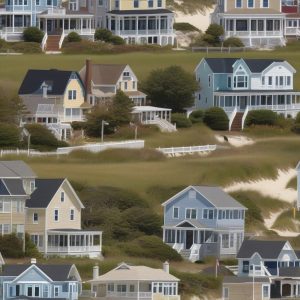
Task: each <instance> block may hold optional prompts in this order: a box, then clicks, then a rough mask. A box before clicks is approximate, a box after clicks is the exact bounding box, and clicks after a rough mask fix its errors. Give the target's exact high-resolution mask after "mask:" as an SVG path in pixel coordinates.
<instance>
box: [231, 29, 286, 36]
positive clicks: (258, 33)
mask: <svg viewBox="0 0 300 300" xmlns="http://www.w3.org/2000/svg"><path fill="white" fill-rule="evenodd" d="M231 36H237V37H282V36H283V31H280V30H274V31H226V37H231Z"/></svg>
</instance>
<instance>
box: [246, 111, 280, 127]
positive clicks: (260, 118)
mask: <svg viewBox="0 0 300 300" xmlns="http://www.w3.org/2000/svg"><path fill="white" fill-rule="evenodd" d="M277 120H278V115H277V114H276V113H275V112H273V111H272V110H267V109H261V110H252V111H250V112H249V113H248V115H247V117H246V121H245V124H246V126H251V125H269V126H274V125H276V122H277Z"/></svg>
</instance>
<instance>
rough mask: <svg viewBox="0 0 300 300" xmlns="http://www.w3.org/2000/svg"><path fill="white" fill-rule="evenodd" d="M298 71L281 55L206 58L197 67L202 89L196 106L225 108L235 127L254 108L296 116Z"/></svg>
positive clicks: (299, 101)
mask: <svg viewBox="0 0 300 300" xmlns="http://www.w3.org/2000/svg"><path fill="white" fill-rule="evenodd" d="M295 73H296V70H295V68H294V67H293V66H292V65H291V64H290V63H289V62H287V61H286V60H282V59H270V58H267V59H245V58H203V59H202V60H201V61H200V63H199V64H198V65H197V67H196V69H195V77H196V80H197V81H198V82H199V90H198V92H196V94H195V107H194V108H193V109H207V108H210V107H220V108H222V109H224V111H225V112H226V113H227V115H228V117H229V120H230V122H229V128H230V129H232V130H233V129H234V130H240V129H242V128H243V127H244V123H245V120H246V117H247V114H248V112H249V111H251V110H257V109H269V110H272V111H274V112H276V113H278V114H281V115H284V116H285V117H288V116H291V117H295V116H296V115H297V113H298V112H299V111H300V92H298V91H295V90H294V75H295Z"/></svg>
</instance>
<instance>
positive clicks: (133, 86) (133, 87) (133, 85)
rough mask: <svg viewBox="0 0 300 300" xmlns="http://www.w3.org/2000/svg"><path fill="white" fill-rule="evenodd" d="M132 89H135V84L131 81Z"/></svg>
mask: <svg viewBox="0 0 300 300" xmlns="http://www.w3.org/2000/svg"><path fill="white" fill-rule="evenodd" d="M132 89H133V90H135V89H136V83H135V81H132Z"/></svg>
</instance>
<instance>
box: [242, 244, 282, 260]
mask: <svg viewBox="0 0 300 300" xmlns="http://www.w3.org/2000/svg"><path fill="white" fill-rule="evenodd" d="M286 243H287V241H261V240H244V242H243V244H242V246H241V248H240V250H239V252H238V254H237V258H251V257H252V256H253V255H254V254H255V253H257V254H259V255H260V257H261V258H262V259H276V258H278V256H279V254H280V252H281V251H282V249H283V247H284V246H285V244H286Z"/></svg>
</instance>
